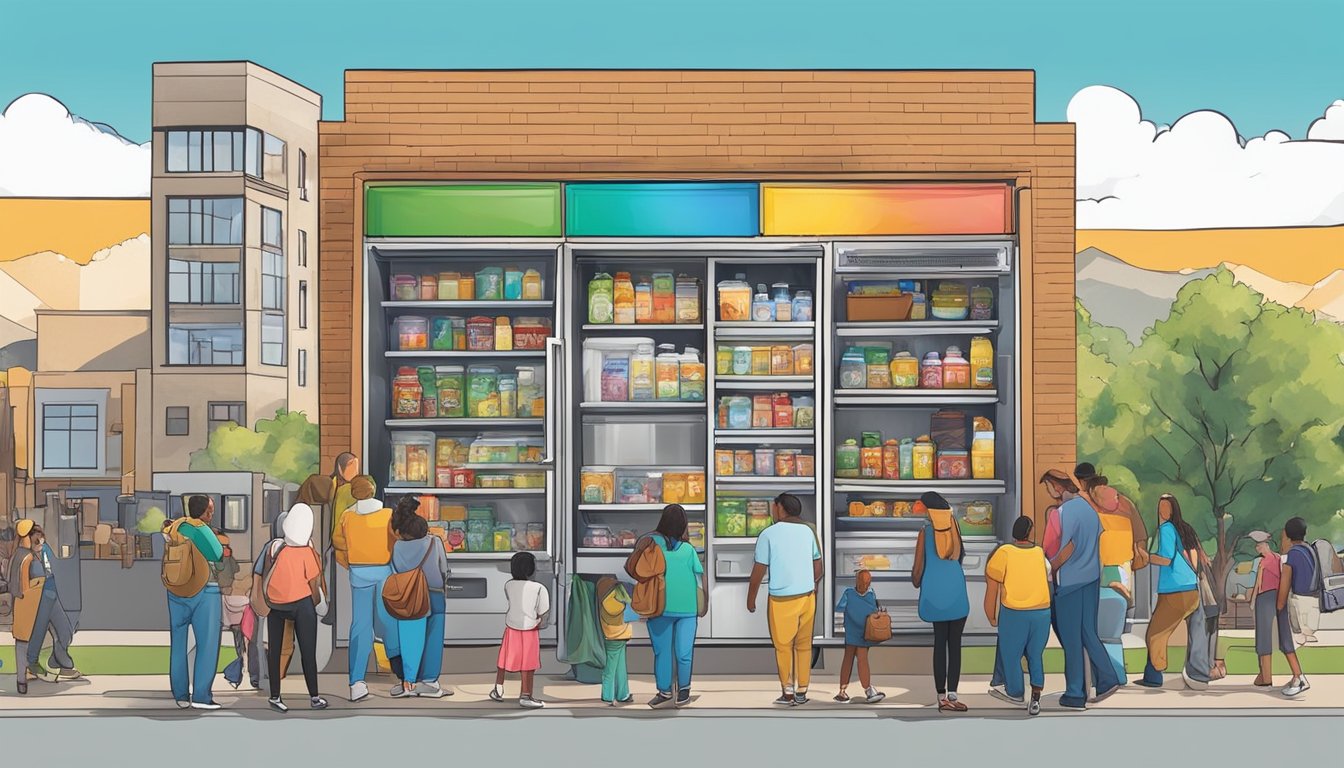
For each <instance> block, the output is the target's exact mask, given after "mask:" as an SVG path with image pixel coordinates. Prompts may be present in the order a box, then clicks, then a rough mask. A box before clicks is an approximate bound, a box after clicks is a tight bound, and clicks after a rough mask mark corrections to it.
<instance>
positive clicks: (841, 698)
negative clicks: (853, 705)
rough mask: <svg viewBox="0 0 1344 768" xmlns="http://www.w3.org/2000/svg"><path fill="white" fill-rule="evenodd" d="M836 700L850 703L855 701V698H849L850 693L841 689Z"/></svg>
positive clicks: (841, 702) (836, 695)
mask: <svg viewBox="0 0 1344 768" xmlns="http://www.w3.org/2000/svg"><path fill="white" fill-rule="evenodd" d="M834 701H835V703H837V704H848V703H849V702H851V701H853V699H851V698H849V694H848V693H845V692H844V691H841V692H839V693H837V694H835V699H834Z"/></svg>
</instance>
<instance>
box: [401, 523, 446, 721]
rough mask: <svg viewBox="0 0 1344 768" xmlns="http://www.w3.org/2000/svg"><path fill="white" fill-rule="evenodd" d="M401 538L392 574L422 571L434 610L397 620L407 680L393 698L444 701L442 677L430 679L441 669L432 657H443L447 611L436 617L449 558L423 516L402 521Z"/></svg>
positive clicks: (436, 675) (439, 613)
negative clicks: (437, 603)
mask: <svg viewBox="0 0 1344 768" xmlns="http://www.w3.org/2000/svg"><path fill="white" fill-rule="evenodd" d="M412 498H414V497H412ZM416 506H419V502H416ZM397 536H398V540H397V543H396V545H395V546H393V548H392V572H393V573H407V572H409V571H413V570H415V569H417V568H419V569H420V571H421V572H422V573H424V575H425V586H427V587H428V588H429V602H430V609H429V613H428V614H427V615H425V616H421V617H420V618H418V619H397V638H398V640H399V642H400V645H401V662H402V668H403V670H405V674H406V680H405V681H403V682H402V687H401V691H400V694H399V695H398V694H397V693H393V696H394V697H395V698H403V697H407V696H423V697H426V698H431V699H441V698H443V697H444V695H445V692H444V690H443V688H442V687H440V686H439V678H438V674H437V673H436V674H434V676H433V677H430V676H429V674H428V673H429V671H431V670H432V669H435V668H437V667H438V666H439V665H438V664H431V663H430V657H431V656H438V657H439V658H443V609H442V608H440V610H439V611H438V614H437V618H436V616H435V611H434V603H435V600H434V596H435V595H438V596H439V603H440V606H442V598H443V590H444V587H445V585H446V584H447V583H448V556H447V555H446V554H445V553H444V551H443V542H442V541H441V540H440V539H439V537H437V536H430V535H429V523H427V522H425V519H424V518H423V517H421V516H419V515H411V516H410V517H407V518H405V519H403V520H401V521H400V523H399V525H398V527H397ZM436 643H437V644H436ZM421 670H425V674H421Z"/></svg>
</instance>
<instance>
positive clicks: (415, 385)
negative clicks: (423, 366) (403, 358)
mask: <svg viewBox="0 0 1344 768" xmlns="http://www.w3.org/2000/svg"><path fill="white" fill-rule="evenodd" d="M423 396H424V392H423V390H421V388H420V375H419V374H418V373H417V372H416V370H415V368H413V367H411V366H409V365H408V366H403V367H401V368H399V369H397V376H396V378H394V379H393V380H392V418H394V419H415V418H419V417H420V411H421V407H422V402H423Z"/></svg>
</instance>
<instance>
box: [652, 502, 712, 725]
mask: <svg viewBox="0 0 1344 768" xmlns="http://www.w3.org/2000/svg"><path fill="white" fill-rule="evenodd" d="M686 528H687V523H686V510H685V509H683V508H682V506H681V505H680V504H669V505H667V507H665V508H664V509H663V516H662V518H661V519H659V520H658V527H657V528H656V529H654V532H653V533H651V534H649V535H648V536H647V537H645V538H644V539H643V540H642V541H641V542H640V546H641V547H650V546H656V547H661V548H662V550H663V559H664V560H665V561H666V563H667V571H666V574H665V575H664V589H665V590H666V599H665V600H664V603H663V604H664V608H663V613H662V615H661V616H654V617H651V618H650V619H649V620H648V624H649V640H650V641H652V643H653V678H654V681H655V682H656V683H657V686H658V694H657V695H656V696H654V697H653V699H651V700H650V701H649V706H650V707H652V708H654V709H658V708H660V707H665V706H667V705H668V704H674V703H675V705H676V706H678V707H681V706H685V705H686V704H689V703H690V701H691V665H692V663H693V661H694V657H695V629H696V625H697V623H698V618H697V613H698V610H697V605H698V599H697V595H696V590H697V589H699V584H700V581H699V580H700V578H701V575H702V574H704V572H705V567H704V565H702V564H701V563H700V555H699V554H697V553H696V551H695V547H692V546H691V545H690V543H689V542H688V541H686ZM674 666H675V667H676V681H675V683H676V686H675V691H676V695H675V698H674V696H673V690H674V688H673V682H674V681H673V679H672V677H673V675H672V671H673V667H674Z"/></svg>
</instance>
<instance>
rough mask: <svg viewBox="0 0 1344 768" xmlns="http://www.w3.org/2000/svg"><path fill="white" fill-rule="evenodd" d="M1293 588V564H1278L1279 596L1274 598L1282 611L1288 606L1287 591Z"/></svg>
mask: <svg viewBox="0 0 1344 768" xmlns="http://www.w3.org/2000/svg"><path fill="white" fill-rule="evenodd" d="M1292 588H1293V566H1291V565H1289V564H1287V563H1284V564H1283V565H1281V566H1279V596H1278V599H1277V600H1275V601H1274V602H1275V604H1276V607H1277V608H1278V609H1279V610H1280V611H1282V610H1285V609H1286V608H1287V607H1288V593H1289V592H1291V591H1292Z"/></svg>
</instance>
